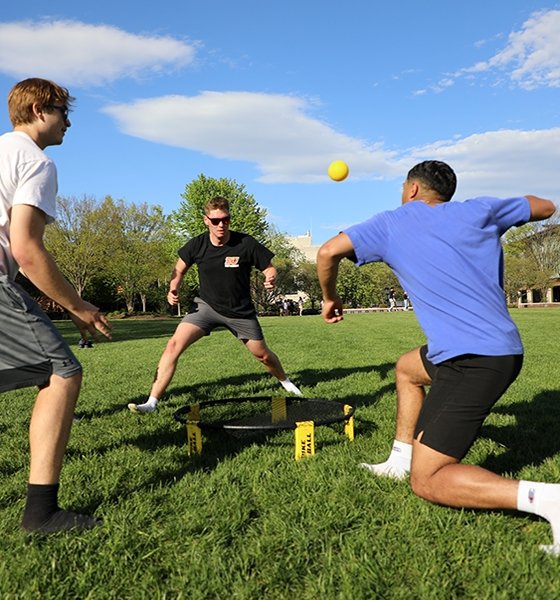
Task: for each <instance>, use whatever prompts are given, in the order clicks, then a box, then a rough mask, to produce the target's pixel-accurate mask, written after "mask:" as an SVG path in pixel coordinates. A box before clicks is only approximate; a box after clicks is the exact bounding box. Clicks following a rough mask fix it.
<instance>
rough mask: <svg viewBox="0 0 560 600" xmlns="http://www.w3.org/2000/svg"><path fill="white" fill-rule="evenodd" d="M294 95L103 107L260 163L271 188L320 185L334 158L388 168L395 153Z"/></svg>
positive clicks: (224, 154) (159, 135) (221, 95)
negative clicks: (316, 113) (327, 119)
mask: <svg viewBox="0 0 560 600" xmlns="http://www.w3.org/2000/svg"><path fill="white" fill-rule="evenodd" d="M312 108H313V107H312V104H311V102H309V101H308V100H305V99H302V98H297V97H295V96H284V95H274V94H260V93H252V92H211V91H207V92H203V93H201V94H200V95H198V96H192V97H189V96H163V97H160V98H153V99H145V100H137V101H136V102H133V103H130V104H116V105H112V106H109V107H106V108H105V109H104V112H106V113H107V114H109V115H110V116H112V117H113V118H114V119H115V120H116V122H117V125H118V127H119V129H120V130H121V131H123V132H124V133H127V134H129V135H132V136H135V137H139V138H142V139H146V140H150V141H152V142H157V143H162V144H168V145H171V146H178V147H181V148H188V149H190V150H195V151H199V152H202V153H204V154H208V155H211V156H214V157H217V158H221V159H231V160H243V161H249V162H253V163H254V164H255V165H256V166H257V168H258V169H259V170H260V171H261V173H262V175H261V177H260V179H259V180H260V181H261V182H264V183H287V182H289V183H293V182H300V183H313V182H317V181H321V180H323V179H325V178H326V165H328V164H329V162H330V161H331V160H334V159H342V160H346V161H350V160H351V162H352V165H353V167H352V168H353V169H354V173H355V175H356V176H360V174H361V175H362V176H364V174H369V176H371V173H375V172H379V171H387V170H388V165H389V164H390V159H391V156H392V155H393V154H392V153H391V152H389V151H387V150H384V149H383V148H382V147H381V146H380V145H372V144H369V143H367V142H365V141H363V140H358V139H354V138H351V137H349V136H347V135H344V134H342V133H339V132H337V131H335V130H334V129H332V128H331V127H330V126H329V125H328V124H326V123H324V122H322V121H320V120H319V119H316V118H313V117H311V116H310V115H309V113H310V112H311V110H312Z"/></svg>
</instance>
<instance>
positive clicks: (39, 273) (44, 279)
mask: <svg viewBox="0 0 560 600" xmlns="http://www.w3.org/2000/svg"><path fill="white" fill-rule="evenodd" d="M28 250H29V252H28V253H27V256H26V258H25V260H20V263H19V266H20V269H21V271H22V272H23V274H24V275H25V276H26V277H27V279H29V281H31V283H33V285H35V286H36V287H37V288H38V289H39V290H41V291H42V292H43V293H44V294H45V295H46V296H48V297H49V298H50V299H51V300H53V301H54V302H56V303H57V304H59V305H60V306H62V307H63V308H65V309H66V310H68V311H69V312H71V313H76V312H78V311H80V310H81V309H82V308H83V303H84V301H83V300H82V298H81V297H80V296H79V295H78V292H76V290H75V289H74V287H73V286H72V285H71V284H70V282H69V281H68V280H67V279H66V277H64V275H63V274H62V272H61V271H60V269H59V268H58V266H57V264H56V263H55V262H54V259H53V258H52V256H51V255H50V254H49V253H48V252H47V250H46V249H45V248H44V247H42V246H38V247H35V248H28Z"/></svg>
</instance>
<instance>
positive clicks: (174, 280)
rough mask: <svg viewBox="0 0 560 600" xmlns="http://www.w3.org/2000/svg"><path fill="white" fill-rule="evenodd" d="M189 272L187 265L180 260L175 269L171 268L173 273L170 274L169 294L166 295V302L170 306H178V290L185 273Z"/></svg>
mask: <svg viewBox="0 0 560 600" xmlns="http://www.w3.org/2000/svg"><path fill="white" fill-rule="evenodd" d="M188 270H189V265H187V263H186V262H185V261H184V260H183V259H182V258H180V259H179V260H178V261H177V263H176V265H175V267H174V268H173V272H172V273H171V281H170V282H169V292H168V293H167V302H169V304H171V305H172V306H173V305H175V304H179V288H180V287H181V283H182V282H183V277H184V276H185V273H186V272H187V271H188Z"/></svg>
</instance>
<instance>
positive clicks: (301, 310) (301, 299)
mask: <svg viewBox="0 0 560 600" xmlns="http://www.w3.org/2000/svg"><path fill="white" fill-rule="evenodd" d="M303 306H304V303H303V298H302V297H301V296H300V297H299V298H298V311H299V316H300V317H301V316H302V315H303Z"/></svg>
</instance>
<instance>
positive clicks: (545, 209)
mask: <svg viewBox="0 0 560 600" xmlns="http://www.w3.org/2000/svg"><path fill="white" fill-rule="evenodd" d="M525 198H527V200H528V201H529V206H530V208H531V218H530V219H529V220H530V221H543V220H544V219H549V218H550V217H552V215H553V214H554V213H555V211H556V205H555V204H554V202H552V200H547V199H546V198H539V197H538V196H532V195H527V196H525Z"/></svg>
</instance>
